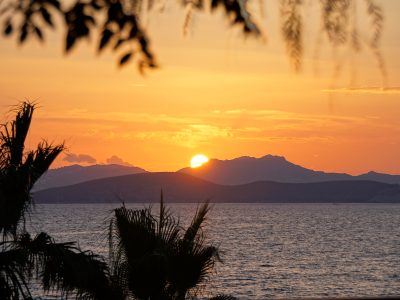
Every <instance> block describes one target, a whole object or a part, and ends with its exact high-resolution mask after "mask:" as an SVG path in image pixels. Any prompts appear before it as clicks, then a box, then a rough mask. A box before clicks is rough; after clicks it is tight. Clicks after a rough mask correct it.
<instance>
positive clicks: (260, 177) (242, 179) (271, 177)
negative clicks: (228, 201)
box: [178, 155, 400, 185]
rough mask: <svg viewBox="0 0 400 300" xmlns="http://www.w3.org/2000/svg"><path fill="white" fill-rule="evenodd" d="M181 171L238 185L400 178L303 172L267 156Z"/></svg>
mask: <svg viewBox="0 0 400 300" xmlns="http://www.w3.org/2000/svg"><path fill="white" fill-rule="evenodd" d="M178 172H183V173H186V174H189V175H192V176H195V177H198V178H202V179H205V180H208V181H211V182H215V183H219V184H226V185H237V184H246V183H251V182H255V181H276V182H290V183H308V182H326V181H338V180H371V181H378V182H384V183H400V175H389V174H380V173H376V172H369V173H366V174H362V175H358V176H352V175H349V174H345V173H326V172H322V171H314V170H310V169H306V168H304V167H301V166H299V165H296V164H294V163H291V162H289V161H287V160H286V159H285V158H284V157H282V156H274V155H266V156H263V157H260V158H254V157H248V156H243V157H239V158H235V159H231V160H219V159H211V160H210V161H209V162H208V163H207V164H204V165H203V166H201V167H199V168H194V169H193V168H184V169H181V170H179V171H178Z"/></svg>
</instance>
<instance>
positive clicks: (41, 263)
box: [15, 232, 122, 299]
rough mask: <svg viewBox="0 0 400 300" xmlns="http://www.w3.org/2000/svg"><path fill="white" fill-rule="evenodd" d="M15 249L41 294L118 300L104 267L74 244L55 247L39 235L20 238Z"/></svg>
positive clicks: (27, 235)
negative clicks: (38, 282)
mask: <svg viewBox="0 0 400 300" xmlns="http://www.w3.org/2000/svg"><path fill="white" fill-rule="evenodd" d="M15 245H16V249H19V250H23V251H24V252H25V253H26V255H28V261H29V262H30V264H31V267H32V266H34V267H35V270H36V276H37V278H38V279H40V280H41V282H42V285H43V288H44V290H45V291H50V290H54V291H60V292H62V293H74V294H75V295H76V297H77V298H79V299H88V298H90V299H111V298H112V299H122V297H119V296H120V293H119V292H118V290H117V289H115V288H114V287H113V286H112V284H111V283H110V281H109V276H108V268H107V265H106V263H105V262H104V261H103V260H102V259H101V258H100V257H99V256H97V255H95V254H93V253H92V252H89V251H81V250H80V249H79V248H78V247H77V246H76V245H75V243H72V242H68V243H55V242H54V240H53V239H52V238H51V237H50V236H49V235H47V234H46V233H44V232H42V233H39V234H38V235H37V236H36V237H35V238H33V239H32V238H31V237H30V235H29V234H24V235H22V236H21V237H20V238H19V239H18V241H16V242H15Z"/></svg>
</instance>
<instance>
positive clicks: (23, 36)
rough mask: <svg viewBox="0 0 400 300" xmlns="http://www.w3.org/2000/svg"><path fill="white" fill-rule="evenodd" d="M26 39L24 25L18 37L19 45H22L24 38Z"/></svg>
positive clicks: (25, 24) (26, 30) (26, 33)
mask: <svg viewBox="0 0 400 300" xmlns="http://www.w3.org/2000/svg"><path fill="white" fill-rule="evenodd" d="M27 37H28V24H27V23H24V25H22V27H21V31H20V35H19V43H20V44H22V43H23V42H25V40H26V38H27Z"/></svg>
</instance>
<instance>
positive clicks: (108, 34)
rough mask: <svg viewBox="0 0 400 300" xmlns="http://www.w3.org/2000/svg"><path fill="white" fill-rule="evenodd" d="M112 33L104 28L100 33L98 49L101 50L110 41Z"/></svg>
mask: <svg viewBox="0 0 400 300" xmlns="http://www.w3.org/2000/svg"><path fill="white" fill-rule="evenodd" d="M113 35H114V32H112V31H111V30H110V29H108V28H105V29H104V30H103V33H102V35H101V39H100V44H99V51H101V50H103V49H104V47H105V46H107V44H108V43H109V42H110V39H111V37H112V36H113Z"/></svg>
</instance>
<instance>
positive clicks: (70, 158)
mask: <svg viewBox="0 0 400 300" xmlns="http://www.w3.org/2000/svg"><path fill="white" fill-rule="evenodd" d="M63 161H66V162H70V163H88V164H95V163H96V162H97V161H96V159H95V158H94V157H93V156H90V155H88V154H75V153H68V154H66V155H65V156H64V158H63Z"/></svg>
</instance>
